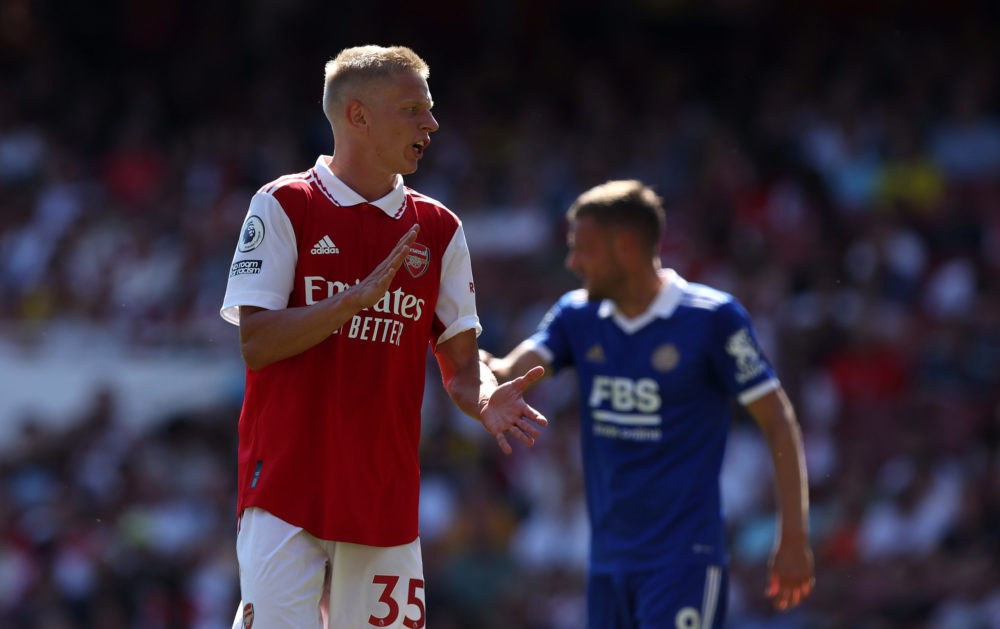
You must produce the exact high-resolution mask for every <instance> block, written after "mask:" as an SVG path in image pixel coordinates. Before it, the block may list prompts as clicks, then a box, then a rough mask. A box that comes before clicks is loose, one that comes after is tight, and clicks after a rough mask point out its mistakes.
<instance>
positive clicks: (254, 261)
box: [219, 192, 298, 325]
mask: <svg viewBox="0 0 1000 629" xmlns="http://www.w3.org/2000/svg"><path fill="white" fill-rule="evenodd" d="M297 259H298V249H297V247H296V239H295V230H294V228H293V227H292V223H291V221H290V220H289V219H288V215H287V214H286V213H285V211H284V209H283V208H282V207H281V204H280V203H279V202H278V200H277V199H275V198H274V197H273V196H271V195H270V194H265V193H262V192H258V193H257V194H255V195H254V196H253V198H251V199H250V209H249V210H247V215H246V218H245V219H244V221H243V230H242V231H241V233H240V240H239V243H238V244H237V246H236V253H235V254H234V255H233V263H232V265H230V267H229V281H228V283H227V284H226V295H225V297H224V298H223V302H222V308H221V310H220V313H219V314H221V315H222V318H223V319H225V320H226V321H228V322H229V323H232V324H234V325H239V323H240V306H259V307H261V308H267V309H268V310H278V309H281V308H285V307H286V306H288V296H289V294H291V292H292V288H293V282H294V276H295V264H296V261H297Z"/></svg>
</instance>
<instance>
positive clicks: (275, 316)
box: [240, 291, 360, 370]
mask: <svg viewBox="0 0 1000 629" xmlns="http://www.w3.org/2000/svg"><path fill="white" fill-rule="evenodd" d="M350 293H351V291H344V292H342V293H338V294H337V295H334V296H333V297H330V298H329V299H325V300H323V301H321V302H319V303H316V304H313V305H311V306H302V307H297V308H285V309H282V310H260V309H257V310H254V311H252V312H248V313H244V311H243V310H241V315H240V351H241V352H242V354H243V360H244V361H245V362H246V364H247V365H248V366H249V367H250V368H251V369H254V370H259V369H263V368H264V367H266V366H268V365H270V364H272V363H275V362H277V361H279V360H284V359H285V358H289V357H291V356H296V355H298V354H301V353H302V352H304V351H306V350H307V349H309V348H311V347H313V346H314V345H317V344H318V343H320V342H322V341H323V340H325V339H327V338H329V336H330V334H332V333H333V332H335V331H336V330H338V329H339V328H340V327H341V326H342V325H344V323H346V322H347V321H348V320H349V319H350V318H351V317H352V316H354V314H355V313H356V312H357V311H358V310H359V309H360V307H359V304H358V303H356V301H355V300H354V299H353V296H352V295H351V294H350Z"/></svg>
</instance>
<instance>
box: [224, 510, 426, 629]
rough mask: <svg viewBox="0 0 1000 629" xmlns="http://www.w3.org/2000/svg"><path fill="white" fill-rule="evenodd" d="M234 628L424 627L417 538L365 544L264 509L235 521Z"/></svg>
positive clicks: (252, 511)
mask: <svg viewBox="0 0 1000 629" xmlns="http://www.w3.org/2000/svg"><path fill="white" fill-rule="evenodd" d="M236 556H237V559H238V560H239V565H240V595H241V597H242V599H243V600H242V601H240V606H239V609H237V610H236V618H235V619H234V620H233V629H251V627H253V628H254V629H324V628H329V629H337V628H340V627H351V628H355V627H357V628H363V627H396V628H399V629H420V628H422V627H424V626H425V624H426V619H425V617H424V576H423V574H424V571H423V559H422V558H421V555H420V538H419V537H418V538H417V539H415V540H413V541H412V542H410V543H409V544H404V545H402V546H390V547H385V548H383V547H379V546H364V545H362V544H349V543H347V542H332V541H327V540H321V539H318V538H316V537H313V536H312V535H310V534H309V533H307V532H305V531H304V530H302V529H301V528H299V527H297V526H292V525H291V524H289V523H287V522H285V521H284V520H281V519H280V518H277V517H275V516H273V515H271V514H270V513H268V512H267V511H264V510H263V509H258V508H256V507H251V508H249V509H246V510H245V511H244V512H243V515H242V517H241V518H240V530H239V533H238V534H237V536H236Z"/></svg>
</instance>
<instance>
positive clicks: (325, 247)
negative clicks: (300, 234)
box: [309, 236, 340, 255]
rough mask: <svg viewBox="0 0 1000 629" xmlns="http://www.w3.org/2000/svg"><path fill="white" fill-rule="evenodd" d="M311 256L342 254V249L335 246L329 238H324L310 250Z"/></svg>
mask: <svg viewBox="0 0 1000 629" xmlns="http://www.w3.org/2000/svg"><path fill="white" fill-rule="evenodd" d="M309 253H311V254H314V255H316V254H324V253H340V249H338V248H337V245H335V244H333V241H332V240H330V237H329V236H323V237H322V238H320V241H319V242H317V243H316V244H315V245H313V248H312V249H310V250H309Z"/></svg>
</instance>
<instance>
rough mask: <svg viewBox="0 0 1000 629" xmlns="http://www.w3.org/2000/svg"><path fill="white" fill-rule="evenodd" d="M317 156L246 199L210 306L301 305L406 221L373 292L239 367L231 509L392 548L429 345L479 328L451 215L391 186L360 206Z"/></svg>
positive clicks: (404, 501) (410, 532) (410, 517)
mask: <svg viewBox="0 0 1000 629" xmlns="http://www.w3.org/2000/svg"><path fill="white" fill-rule="evenodd" d="M327 160H328V158H327V157H325V156H321V157H320V158H319V159H318V160H317V161H316V165H315V166H314V167H313V168H312V169H310V170H308V171H306V172H304V173H300V174H295V175H288V176H285V177H281V178H279V179H277V180H275V181H273V182H271V183H270V184H268V185H266V186H264V187H262V188H261V189H260V190H259V191H258V192H257V194H255V195H254V197H253V199H252V200H251V202H250V208H249V211H248V212H247V218H246V220H245V222H244V225H243V232H242V234H241V237H240V241H239V244H238V246H237V250H236V254H235V256H234V259H233V263H232V266H231V268H230V275H229V283H228V286H227V288H226V296H225V300H224V302H223V307H222V316H223V317H224V318H225V319H226V320H228V321H230V322H232V323H236V324H238V323H239V306H241V305H250V306H260V307H263V308H268V309H272V310H273V309H281V308H289V307H296V306H306V305H309V304H313V303H316V302H317V301H320V300H322V299H325V298H327V297H329V296H332V295H334V294H336V293H337V292H339V291H341V290H345V289H346V288H347V287H349V286H352V285H353V284H355V283H357V282H359V281H360V280H361V279H363V278H365V277H366V276H367V275H368V274H369V273H370V272H371V271H372V269H374V268H375V266H376V265H378V264H379V263H380V262H381V261H382V260H383V259H384V258H385V256H387V255H388V254H389V252H390V251H391V250H392V248H393V246H395V244H396V242H397V241H398V240H399V238H400V237H402V235H403V234H404V233H405V232H406V231H407V230H408V229H409V228H410V227H411V226H412V225H413V224H414V223H419V224H420V232H419V234H418V235H417V240H416V242H415V243H414V244H413V245H412V246H411V248H410V253H409V255H408V256H407V257H406V260H405V262H404V265H403V266H402V267H401V268H400V270H399V272H398V273H397V274H396V276H395V278H394V279H393V282H392V284H391V286H390V288H389V290H388V291H386V293H385V295H384V297H383V298H382V299H381V300H380V301H379V302H378V303H376V304H375V305H374V306H372V307H371V308H367V309H365V310H362V311H361V312H358V313H357V314H356V315H355V316H354V317H353V318H352V319H351V320H349V321H348V322H347V323H345V324H344V325H343V327H341V328H340V329H339V330H337V331H336V332H335V333H333V334H332V335H330V337H329V338H327V339H326V340H324V341H323V342H321V343H319V344H318V345H315V346H314V347H312V348H310V349H308V350H306V351H305V352H302V353H301V354H298V355H297V356H292V357H290V358H287V359H285V360H281V361H278V362H276V363H273V364H271V365H268V366H267V367H265V368H263V369H261V370H259V371H254V370H251V369H249V368H248V369H247V372H246V392H245V394H244V401H243V410H242V413H241V414H240V422H239V470H238V472H239V496H238V512H239V513H242V511H243V509H245V508H247V507H250V506H256V507H260V508H262V509H265V510H267V511H269V512H271V513H272V514H274V515H276V516H278V517H279V518H281V519H283V520H285V521H286V522H289V523H291V524H294V525H296V526H301V527H302V528H304V529H305V530H307V531H308V532H309V533H311V534H312V535H315V536H316V537H319V538H322V539H328V540H337V541H345V542H352V543H358V544H367V545H371V546H396V545H399V544H405V543H408V542H411V541H413V540H414V539H415V538H416V537H417V535H418V529H417V514H418V504H417V503H418V499H419V491H420V469H419V458H418V445H419V440H420V409H421V404H422V400H423V391H424V378H425V367H426V357H427V348H428V343H430V344H432V345H433V344H435V343H437V342H440V341H444V340H447V339H448V338H451V337H452V336H454V335H455V334H457V333H459V332H461V331H463V330H468V329H473V330H475V331H476V334H479V332H480V331H481V327H480V324H479V319H478V317H477V315H476V306H475V293H474V289H473V280H472V266H471V263H470V261H469V252H468V247H467V245H466V241H465V234H464V232H463V230H462V225H461V222H460V221H459V219H458V217H457V216H455V215H454V214H453V213H452V212H451V211H449V210H448V209H447V208H445V207H444V206H443V205H441V204H440V203H438V202H437V201H435V200H433V199H430V198H429V197H426V196H423V195H421V194H419V193H417V192H415V191H413V190H411V189H409V188H406V187H405V186H404V185H403V182H402V177H397V184H396V187H395V189H394V190H393V191H392V192H390V193H389V194H388V195H386V196H385V197H383V198H382V199H379V200H377V201H375V202H372V203H369V202H366V201H365V200H364V199H362V198H361V197H360V196H358V195H357V194H356V193H355V192H354V191H352V190H351V189H350V188H348V187H347V186H346V185H345V184H344V183H343V182H341V181H340V180H339V179H337V177H336V176H335V175H334V174H333V173H332V172H331V171H330V169H329V167H328V166H327Z"/></svg>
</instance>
